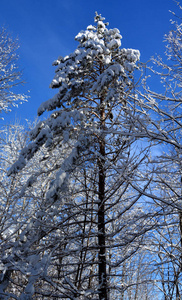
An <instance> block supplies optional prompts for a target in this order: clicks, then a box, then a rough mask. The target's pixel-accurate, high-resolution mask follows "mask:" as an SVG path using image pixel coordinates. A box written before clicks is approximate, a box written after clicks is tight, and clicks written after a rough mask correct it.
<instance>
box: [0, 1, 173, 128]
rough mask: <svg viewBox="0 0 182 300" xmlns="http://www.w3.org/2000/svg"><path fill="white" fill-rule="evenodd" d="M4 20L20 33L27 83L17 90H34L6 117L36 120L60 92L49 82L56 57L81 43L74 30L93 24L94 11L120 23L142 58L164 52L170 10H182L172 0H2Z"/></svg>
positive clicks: (1, 19) (113, 23)
mask: <svg viewBox="0 0 182 300" xmlns="http://www.w3.org/2000/svg"><path fill="white" fill-rule="evenodd" d="M0 8H1V9H0V26H1V27H2V26H4V27H6V28H7V30H8V31H9V32H10V33H11V34H12V36H13V37H17V36H18V38H19V44H20V49H19V54H20V60H19V66H20V68H21V69H22V70H23V78H24V80H25V81H26V84H25V85H24V86H23V87H20V88H19V91H18V92H24V93H27V91H28V90H30V93H29V96H30V98H29V102H28V103H25V104H23V105H21V106H19V108H17V109H14V110H13V112H11V113H10V114H9V116H8V117H6V120H7V121H8V122H9V121H11V122H13V120H14V119H15V117H16V118H18V119H21V120H23V119H24V118H27V119H31V120H33V119H34V118H35V117H36V113H37V109H38V107H39V105H40V104H41V103H42V102H43V101H46V100H47V99H49V98H50V97H51V96H53V95H54V94H55V92H56V91H55V90H53V91H52V90H51V89H50V88H49V84H50V82H51V80H52V78H53V76H54V67H52V62H53V61H54V60H55V59H57V57H58V56H60V55H62V56H64V55H68V54H69V53H71V52H73V51H74V49H75V48H76V47H77V43H76V42H75V41H74V37H75V35H76V34H77V33H78V32H79V31H80V30H82V29H85V28H86V27H87V26H88V25H90V24H93V23H94V21H93V19H94V15H95V11H98V13H99V14H102V16H104V17H105V18H106V21H108V22H109V27H110V28H118V29H119V30H120V32H121V35H122V36H123V39H122V46H123V47H124V48H136V49H139V50H140V52H141V61H143V62H146V61H147V60H149V59H150V57H151V56H152V55H155V54H156V53H158V54H160V55H163V53H164V50H165V44H164V43H163V37H164V34H165V33H168V31H169V30H170V29H171V24H170V19H171V18H173V16H172V14H171V13H170V12H169V10H171V11H175V12H178V9H177V6H176V4H175V2H174V1H173V0H120V1H119V0H117V1H116V0H112V1H108V0H92V1H86V0H85V1H83V0H65V1H63V0H0Z"/></svg>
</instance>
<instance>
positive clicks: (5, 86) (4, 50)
mask: <svg viewBox="0 0 182 300" xmlns="http://www.w3.org/2000/svg"><path fill="white" fill-rule="evenodd" d="M18 48H19V45H18V40H17V39H16V40H13V39H12V37H11V36H10V35H9V33H8V32H7V31H6V30H5V29H4V28H3V29H2V30H1V31H0V112H3V111H4V112H8V111H11V108H12V106H17V105H18V103H21V102H22V101H26V99H27V97H26V96H25V95H23V94H17V93H16V89H15V87H16V86H17V85H19V84H22V83H23V81H22V72H21V71H20V70H19V69H18V66H17V60H18V58H19V57H18V54H17V50H18Z"/></svg>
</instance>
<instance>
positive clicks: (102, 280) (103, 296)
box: [98, 100, 108, 300]
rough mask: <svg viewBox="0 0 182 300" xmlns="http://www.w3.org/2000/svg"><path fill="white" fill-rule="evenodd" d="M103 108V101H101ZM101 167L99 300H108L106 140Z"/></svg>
mask: <svg viewBox="0 0 182 300" xmlns="http://www.w3.org/2000/svg"><path fill="white" fill-rule="evenodd" d="M100 104H101V106H102V100H101V103H100ZM100 117H101V131H102V129H104V127H105V121H104V118H105V111H104V108H101V112H100ZM99 150H100V158H99V160H98V166H99V202H98V247H99V254H98V260H99V300H108V296H107V272H106V248H105V246H106V245H105V239H106V237H105V208H104V207H105V205H104V200H105V138H104V136H101V140H100V149H99Z"/></svg>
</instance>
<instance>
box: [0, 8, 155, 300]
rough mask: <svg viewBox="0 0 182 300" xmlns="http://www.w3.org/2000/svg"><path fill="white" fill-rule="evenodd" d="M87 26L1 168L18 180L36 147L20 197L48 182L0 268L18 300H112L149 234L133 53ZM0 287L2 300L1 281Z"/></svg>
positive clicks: (100, 22)
mask: <svg viewBox="0 0 182 300" xmlns="http://www.w3.org/2000/svg"><path fill="white" fill-rule="evenodd" d="M95 23H96V24H95V25H89V26H88V27H87V29H86V30H84V31H81V32H80V33H79V34H78V35H77V36H76V38H75V39H76V41H78V43H79V45H78V47H77V49H76V50H75V51H74V52H73V53H71V54H70V55H68V56H66V57H59V58H58V59H57V60H56V61H55V62H54V65H55V66H56V74H55V77H54V79H53V81H52V83H51V87H52V88H59V91H58V93H57V94H56V95H55V96H54V97H53V98H52V99H49V100H48V101H46V102H44V103H42V104H41V106H40V107H39V109H38V115H41V114H43V113H44V111H46V110H47V111H53V112H52V113H51V114H50V116H49V117H48V118H47V119H46V120H44V121H41V122H39V123H38V125H37V126H36V127H35V128H34V129H33V130H31V132H30V138H31V142H30V143H29V144H28V145H27V146H26V147H25V148H23V149H22V151H21V152H20V155H19V159H18V160H17V162H16V163H15V164H14V165H13V166H12V167H11V168H10V170H9V175H13V174H16V173H18V172H20V171H21V170H22V169H24V168H26V165H27V163H29V161H31V160H32V159H33V157H35V156H36V155H37V154H38V155H39V153H41V151H43V149H44V151H45V154H44V155H43V156H42V157H41V162H43V164H44V165H43V166H42V167H41V168H40V170H38V171H37V172H34V173H33V174H32V176H31V177H30V178H29V179H28V181H27V183H26V185H25V187H24V189H23V191H26V188H31V186H34V184H35V182H36V180H38V179H39V178H40V176H45V177H46V176H47V177H46V178H49V176H50V175H51V177H53V176H54V179H53V178H52V180H51V182H50V184H49V186H47V193H46V197H45V198H44V197H43V198H42V200H43V201H42V203H41V205H40V208H39V210H38V211H37V213H36V214H35V215H34V217H33V218H32V219H31V220H30V222H29V223H27V224H26V226H25V227H24V230H23V232H22V240H23V242H22V243H19V244H16V245H14V248H13V249H12V252H11V255H8V254H7V258H6V261H4V269H5V270H6V272H8V270H12V269H13V268H14V265H16V270H17V271H19V272H22V273H23V274H26V276H27V278H28V279H27V282H26V285H24V286H23V289H22V290H21V296H20V299H32V297H34V296H35V297H37V298H38V297H39V296H40V299H42V298H43V297H45V299H47V298H48V297H55V298H56V297H57V298H61V299H62V298H65V299H100V300H101V299H102V300H107V299H109V298H110V299H122V297H123V293H124V292H125V290H126V289H127V285H128V281H127V280H126V277H127V276H129V275H130V276H131V273H130V272H129V268H128V269H127V267H126V268H125V272H124V273H123V270H124V265H123V264H124V263H125V261H126V260H129V259H130V258H132V257H133V255H134V254H135V253H136V252H137V251H138V250H139V249H141V247H142V245H143V243H144V238H145V233H146V232H147V231H148V230H150V228H153V226H154V224H153V223H152V221H151V222H149V221H146V213H145V211H144V210H143V207H142V202H141V199H142V196H143V194H144V193H145V190H146V189H147V187H148V184H149V183H150V180H149V181H147V180H146V179H145V178H143V176H142V173H143V170H144V163H145V160H146V159H147V155H148V144H147V142H145V143H143V144H142V143H141V139H143V138H145V137H148V136H149V135H148V132H147V131H146V126H147V124H148V120H149V119H148V117H147V115H146V111H145V109H144V108H143V101H140V98H138V97H137V94H136V90H135V88H136V86H135V81H134V72H135V70H137V68H138V66H137V62H138V61H139V58H140V53H139V51H138V50H134V49H125V48H121V47H120V46H121V35H120V32H119V30H118V29H116V28H115V29H108V24H107V23H104V18H103V17H102V16H101V15H98V14H97V13H96V16H95ZM144 107H145V106H144ZM150 134H151V136H152V137H153V133H152V131H151V132H150ZM154 136H155V133H154ZM50 162H51V163H50ZM47 182H49V181H47ZM35 185H36V184H35ZM137 187H138V188H137ZM23 191H22V195H23ZM17 253H19V254H18V258H17ZM6 262H7V263H6ZM15 262H16V263H15ZM35 262H36V264H35ZM129 265H130V264H129V263H128V266H129ZM125 266H127V264H125ZM123 274H124V275H123ZM10 277H11V276H9V283H10V281H12V278H10ZM136 277H137V276H133V278H136ZM128 278H129V277H128ZM7 281H8V280H7ZM136 283H138V281H136ZM7 286H8V285H7ZM138 286H139V284H138ZM140 286H142V282H140ZM0 287H1V293H2V297H4V299H6V298H5V297H6V295H7V294H6V288H4V281H3V280H1V285H0Z"/></svg>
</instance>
